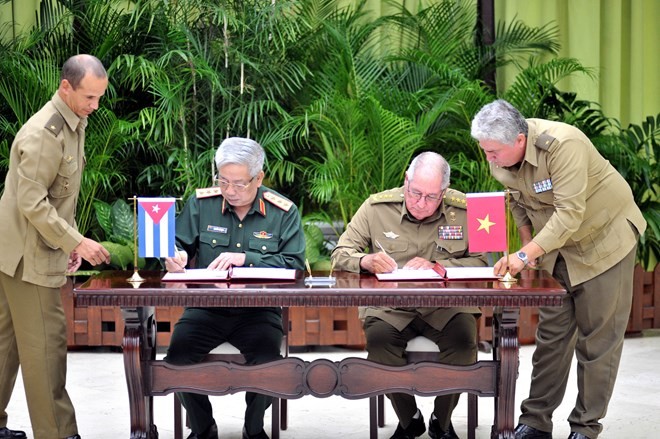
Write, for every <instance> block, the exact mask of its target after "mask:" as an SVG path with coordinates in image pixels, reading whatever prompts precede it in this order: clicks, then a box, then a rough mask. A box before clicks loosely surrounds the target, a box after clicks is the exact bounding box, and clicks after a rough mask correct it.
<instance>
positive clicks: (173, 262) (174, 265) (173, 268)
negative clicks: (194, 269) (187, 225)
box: [165, 250, 188, 273]
mask: <svg viewBox="0 0 660 439" xmlns="http://www.w3.org/2000/svg"><path fill="white" fill-rule="evenodd" d="M186 265H188V253H186V252H185V251H183V250H177V251H176V254H175V255H174V257H172V258H165V269H166V270H167V271H168V272H170V273H182V272H184V271H186Z"/></svg>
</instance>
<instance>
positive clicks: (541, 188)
mask: <svg viewBox="0 0 660 439" xmlns="http://www.w3.org/2000/svg"><path fill="white" fill-rule="evenodd" d="M532 186H534V192H536V193H537V194H540V193H541V192H547V191H549V190H550V189H552V179H550V178H546V179H545V180H541V181H537V182H536V183H534V184H533V185H532Z"/></svg>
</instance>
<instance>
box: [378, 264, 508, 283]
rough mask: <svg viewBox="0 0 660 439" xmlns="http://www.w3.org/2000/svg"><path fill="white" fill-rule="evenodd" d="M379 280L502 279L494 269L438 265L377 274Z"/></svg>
mask: <svg viewBox="0 0 660 439" xmlns="http://www.w3.org/2000/svg"><path fill="white" fill-rule="evenodd" d="M376 278H378V280H434V279H437V280H470V279H479V280H481V279H500V278H501V276H496V275H495V274H493V267H443V266H442V265H440V264H438V263H436V264H435V266H434V267H433V268H429V269H427V270H405V269H399V270H395V271H393V272H391V273H377V274H376Z"/></svg>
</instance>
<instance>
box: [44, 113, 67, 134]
mask: <svg viewBox="0 0 660 439" xmlns="http://www.w3.org/2000/svg"><path fill="white" fill-rule="evenodd" d="M63 127H64V117H62V115H61V114H60V113H54V114H53V115H52V116H51V117H50V119H48V122H46V125H44V128H46V129H47V130H48V131H50V132H51V133H53V134H54V135H55V137H57V135H58V134H59V133H60V132H61V131H62V128H63Z"/></svg>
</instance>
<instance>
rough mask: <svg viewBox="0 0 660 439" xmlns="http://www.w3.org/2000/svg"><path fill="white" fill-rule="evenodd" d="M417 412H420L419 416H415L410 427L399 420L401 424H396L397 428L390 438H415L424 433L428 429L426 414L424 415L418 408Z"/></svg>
mask: <svg viewBox="0 0 660 439" xmlns="http://www.w3.org/2000/svg"><path fill="white" fill-rule="evenodd" d="M417 413H419V418H417V419H415V418H413V419H412V422H410V425H409V426H408V428H403V427H402V426H401V423H400V422H399V425H397V426H396V430H395V431H394V435H392V437H391V438H390V439H415V438H416V437H419V436H421V435H423V434H424V432H425V431H426V424H425V423H424V416H422V413H421V412H420V411H419V410H417Z"/></svg>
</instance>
